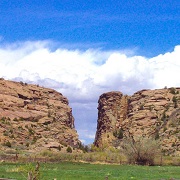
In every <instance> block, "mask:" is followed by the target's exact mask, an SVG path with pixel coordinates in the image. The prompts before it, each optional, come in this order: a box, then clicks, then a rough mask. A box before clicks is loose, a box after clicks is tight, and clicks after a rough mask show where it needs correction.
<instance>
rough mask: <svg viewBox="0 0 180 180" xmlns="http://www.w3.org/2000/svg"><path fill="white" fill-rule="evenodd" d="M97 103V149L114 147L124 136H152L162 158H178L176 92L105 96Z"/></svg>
mask: <svg viewBox="0 0 180 180" xmlns="http://www.w3.org/2000/svg"><path fill="white" fill-rule="evenodd" d="M98 103H99V106H98V124H97V131H96V137H95V141H94V144H95V145H96V146H97V147H101V148H103V147H107V146H116V145H117V142H118V143H120V142H121V140H122V139H123V137H125V136H128V135H132V136H136V135H138V136H139V135H140V136H152V137H153V138H155V139H158V140H159V141H160V143H161V145H162V151H163V152H164V153H165V154H174V155H177V154H180V88H169V89H167V88H164V89H158V90H142V91H138V92H136V93H135V94H133V95H132V96H124V95H123V94H122V93H121V92H108V93H104V94H102V95H101V96H100V98H99V101H98Z"/></svg>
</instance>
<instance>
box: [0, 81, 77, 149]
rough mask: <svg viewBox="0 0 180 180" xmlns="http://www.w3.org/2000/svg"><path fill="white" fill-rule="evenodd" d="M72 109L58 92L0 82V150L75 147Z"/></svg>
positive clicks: (75, 139)
mask: <svg viewBox="0 0 180 180" xmlns="http://www.w3.org/2000/svg"><path fill="white" fill-rule="evenodd" d="M78 143H79V140H78V134H77V132H76V130H75V128H74V118H73V116H72V110H71V108H70V107H69V105H68V100H67V98H66V97H64V96H63V95H62V94H61V93H59V92H57V91H55V90H52V89H48V88H43V87H39V86H38V85H28V84H26V83H23V82H20V83H18V82H13V81H7V80H4V79H2V78H1V79H0V147H1V149H2V150H3V149H6V148H13V149H17V150H18V149H19V150H29V151H40V150H44V149H57V150H58V149H61V148H62V147H63V146H66V145H69V146H72V147H78Z"/></svg>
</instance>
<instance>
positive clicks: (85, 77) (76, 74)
mask: <svg viewBox="0 0 180 180" xmlns="http://www.w3.org/2000/svg"><path fill="white" fill-rule="evenodd" d="M52 49H54V45H53V43H52V42H48V41H36V42H19V43H14V44H6V45H4V44H3V46H2V44H1V45H0V69H1V70H0V77H4V78H5V79H11V80H16V81H24V82H28V83H36V84H39V85H43V86H45V87H50V88H53V89H56V90H58V91H60V92H61V93H63V94H64V95H65V96H67V97H68V99H69V101H70V103H71V105H72V107H73V111H74V116H75V119H76V121H75V122H76V127H77V129H78V130H79V132H82V131H81V130H82V129H83V130H84V129H85V130H87V131H88V133H87V134H88V135H89V134H93V133H94V132H95V130H96V129H93V128H94V126H96V120H97V112H96V107H97V101H98V97H99V96H100V95H101V94H102V93H104V92H107V91H113V90H118V91H122V92H123V93H125V94H132V93H134V92H135V91H137V90H140V89H144V88H145V89H150V88H151V89H154V88H163V87H164V86H167V87H173V86H180V81H179V72H180V46H176V47H175V48H174V50H173V51H172V52H167V53H165V54H160V55H158V56H156V57H153V58H146V57H143V56H136V55H132V52H131V53H129V52H128V51H127V52H125V51H124V52H122V51H102V50H100V49H87V50H78V49H76V50H69V49H67V48H66V49H63V48H62V47H61V48H56V49H55V50H52ZM83 112H85V114H83ZM90 114H92V115H90ZM89 124H91V125H92V126H90V125H89ZM89 127H90V129H88V128H89ZM80 136H81V138H82V139H83V136H84V138H88V137H87V136H86V137H85V135H83V133H82V134H81V135H80ZM91 137H92V136H91Z"/></svg>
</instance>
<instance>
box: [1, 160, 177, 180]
mask: <svg viewBox="0 0 180 180" xmlns="http://www.w3.org/2000/svg"><path fill="white" fill-rule="evenodd" d="M31 166H35V164H30V166H29V167H31ZM20 167H21V168H20ZM22 167H24V169H27V168H26V167H27V163H26V164H20V163H1V164H0V178H11V179H16V180H26V179H27V172H25V171H24V172H22ZM39 170H40V179H42V180H51V179H52V180H76V179H77V180H92V179H93V180H96V179H97V180H107V179H108V180H111V179H116V180H117V179H119V180H128V179H133V180H152V179H153V180H156V179H157V180H170V179H173V180H180V166H137V165H105V164H90V163H78V162H75V163H74V162H59V163H40V169H39Z"/></svg>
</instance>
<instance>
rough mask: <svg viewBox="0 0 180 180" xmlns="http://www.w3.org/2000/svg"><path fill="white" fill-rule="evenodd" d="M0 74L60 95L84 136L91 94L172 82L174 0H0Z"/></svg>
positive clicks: (178, 47) (177, 25) (88, 131)
mask: <svg viewBox="0 0 180 180" xmlns="http://www.w3.org/2000/svg"><path fill="white" fill-rule="evenodd" d="M0 17H1V19H0V68H1V71H0V76H1V77H4V78H6V79H11V80H17V81H18V80H22V81H26V82H29V83H38V84H40V85H43V86H47V87H50V88H54V89H56V90H58V91H60V92H62V93H63V94H64V95H65V96H67V97H68V99H69V101H70V105H71V106H72V108H73V114H74V116H75V123H76V128H77V130H78V133H79V135H80V139H82V140H83V142H84V143H92V142H93V138H94V134H95V131H96V122H97V101H98V97H99V96H100V95H101V94H102V93H103V92H107V91H113V90H118V91H122V92H123V93H125V94H132V93H134V92H135V91H137V90H140V89H142V88H151V89H153V88H163V87H164V86H168V87H171V86H180V79H179V72H180V1H179V0H172V1H169V0H164V1H157V0H148V1H140V0H134V1H127V0H119V1H111V0H108V1H107V0H104V1H97V0H96V1H95V0H89V1H83V0H78V1H68V0H61V1H57V0H52V1H47V0H44V1H39V0H36V1H35V0H31V1H30V0H26V1H25V0H24V1H23V0H16V1H12V0H9V1H7V0H1V1H0Z"/></svg>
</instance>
